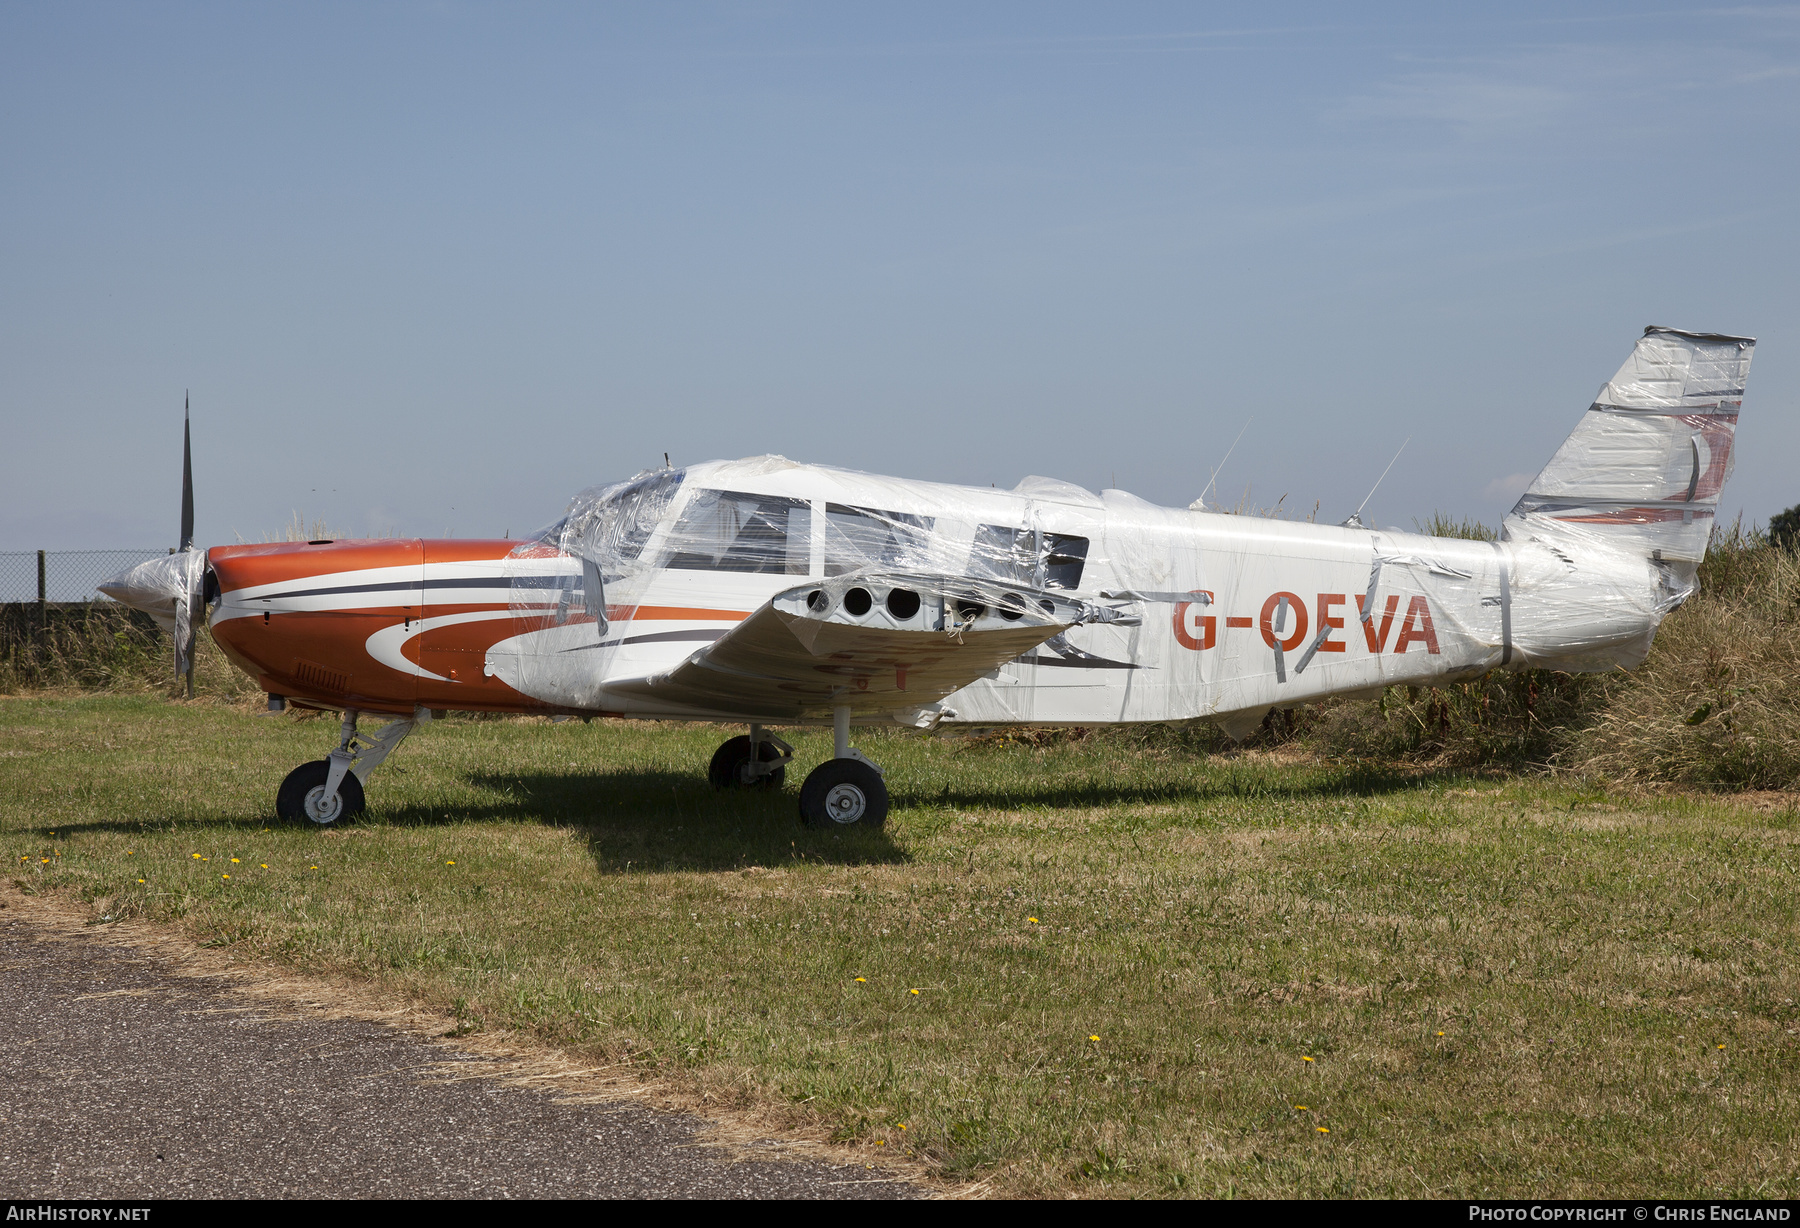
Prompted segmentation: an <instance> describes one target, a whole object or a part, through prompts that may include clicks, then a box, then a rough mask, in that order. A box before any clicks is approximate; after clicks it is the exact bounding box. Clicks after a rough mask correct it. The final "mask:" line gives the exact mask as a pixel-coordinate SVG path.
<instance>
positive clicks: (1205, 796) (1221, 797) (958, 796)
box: [39, 767, 1468, 874]
mask: <svg viewBox="0 0 1800 1228" xmlns="http://www.w3.org/2000/svg"><path fill="white" fill-rule="evenodd" d="M1467 779H1468V776H1467V774H1466V773H1463V772H1429V771H1428V772H1423V773H1415V772H1402V771H1395V770H1391V769H1385V768H1380V767H1367V768H1355V769H1350V770H1347V771H1339V772H1321V773H1318V774H1310V773H1309V774H1307V775H1306V776H1303V777H1301V778H1299V779H1294V778H1291V777H1290V778H1287V779H1277V780H1273V781H1272V780H1270V779H1269V778H1268V777H1266V776H1262V775H1261V774H1255V775H1246V776H1243V777H1238V776H1235V775H1232V776H1226V777H1225V778H1223V779H1221V778H1220V777H1218V776H1216V775H1214V776H1203V777H1200V778H1199V779H1196V780H1194V781H1192V782H1188V783H1182V784H1175V785H1170V784H1145V785H1138V786H1131V785H1120V784H1116V783H1110V782H1084V781H1067V782H1054V783H1052V782H1046V783H1044V784H1042V785H1038V786H1029V785H1028V786H1025V787H1017V788H1015V787H1004V786H994V787H986V788H984V787H979V786H975V785H961V786H959V785H955V784H944V785H943V786H941V787H940V788H939V789H938V790H936V791H935V792H933V791H931V790H929V789H925V790H915V789H909V788H907V787H905V786H903V785H902V786H898V787H897V788H896V791H895V793H894V803H895V806H896V808H897V809H902V810H903V809H905V808H907V807H913V806H941V807H957V808H963V809H998V810H1011V809H1020V808H1026V807H1032V808H1037V807H1043V808H1049V809H1080V810H1089V809H1096V808H1106V807H1115V806H1117V807H1128V806H1141V805H1169V804H1171V803H1177V804H1180V803H1187V804H1192V805H1202V806H1204V805H1207V804H1216V803H1221V802H1234V801H1235V802H1244V801H1252V802H1254V801H1265V802H1269V803H1275V804H1279V803H1282V802H1304V801H1321V800H1328V799H1331V798H1357V797H1378V796H1386V795H1391V794H1395V793H1409V792H1410V793H1430V792H1432V791H1434V790H1436V789H1439V788H1443V787H1446V786H1449V785H1453V784H1457V785H1459V784H1463V783H1466V781H1467ZM464 780H465V781H466V783H468V784H470V785H472V786H474V787H475V788H477V789H479V790H482V791H483V792H485V793H486V794H487V798H486V799H485V800H482V801H476V802H473V803H469V802H463V803H460V804H457V805H454V806H445V805H442V804H439V805H402V806H383V805H381V804H380V803H379V801H377V803H376V804H375V806H374V807H372V809H371V812H370V814H369V816H368V818H367V819H365V820H363V821H362V823H361V824H359V825H370V826H376V827H379V826H399V827H441V826H447V825H449V824H451V823H466V822H477V823H479V822H482V821H512V822H533V821H535V822H538V823H542V824H545V825H548V826H553V827H569V828H578V829H580V830H581V831H582V832H583V833H584V834H585V836H586V839H587V843H588V851H589V853H590V855H591V856H592V857H593V859H594V863H595V865H596V867H597V868H598V869H599V870H600V871H601V872H602V873H605V874H622V873H658V872H692V871H717V870H736V869H743V868H746V867H749V866H753V865H761V866H777V865H785V864H794V863H799V862H813V863H815V864H826V865H884V864H886V865H891V864H899V863H903V862H906V861H909V860H910V859H911V855H910V854H909V853H907V852H906V851H905V850H904V849H902V848H901V847H900V846H899V845H897V844H896V843H895V842H894V841H893V839H892V838H891V836H889V834H888V833H887V832H885V831H866V830H862V829H859V828H853V829H847V830H844V831H830V830H826V831H820V830H816V829H811V828H808V827H805V826H803V825H802V824H801V823H800V821H799V818H798V816H797V815H796V813H795V802H794V793H795V790H794V789H793V787H792V786H791V785H790V786H789V787H788V788H786V789H784V790H779V791H771V792H763V791H760V790H750V789H734V790H731V791H729V792H717V791H715V790H713V789H712V788H710V787H709V786H708V785H707V784H706V782H705V781H704V780H703V779H699V778H697V777H696V776H695V775H694V774H693V773H692V772H685V771H654V770H651V771H644V770H637V771H605V770H601V771H595V770H580V769H575V770H570V771H567V772H560V773H533V774H525V775H520V774H515V773H505V772H476V773H472V774H470V775H468V776H466V777H464ZM170 822H174V823H176V824H178V825H179V826H182V827H185V828H190V829H193V828H207V827H216V828H241V827H244V826H246V825H248V824H258V825H264V824H268V825H272V824H273V823H274V822H275V820H274V819H273V817H272V816H269V815H260V814H259V815H247V816H246V815H234V816H225V815H221V816H218V817H216V818H213V819H205V820H195V819H192V818H175V817H173V816H170V817H166V818H165V817H157V818H145V819H143V820H130V821H126V820H98V821H93V822H86V823H83V822H73V823H71V822H67V821H66V820H65V821H64V822H61V823H59V824H58V825H57V828H56V830H57V832H58V833H59V834H65V835H67V834H73V833H75V832H118V833H125V834H132V833H137V832H141V831H143V830H145V828H146V827H151V828H154V827H161V826H164V825H166V824H168V823H170ZM39 834H44V833H39Z"/></svg>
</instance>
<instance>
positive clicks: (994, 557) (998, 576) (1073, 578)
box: [969, 524, 1088, 589]
mask: <svg viewBox="0 0 1800 1228" xmlns="http://www.w3.org/2000/svg"><path fill="white" fill-rule="evenodd" d="M1087 553H1088V539H1087V538H1085V537H1072V536H1070V535H1068V534H1066V533H1038V532H1035V531H1033V530H1031V529H1017V528H1012V527H1010V526H1008V525H998V524H984V525H981V526H979V527H978V528H976V530H975V541H974V545H973V548H972V549H971V550H970V552H969V574H970V575H972V576H983V577H987V578H989V579H994V580H1005V581H1008V582H1009V583H1012V584H1023V585H1029V586H1030V587H1032V588H1063V589H1069V588H1080V587H1081V569H1082V567H1083V566H1084V565H1085V564H1086V563H1087Z"/></svg>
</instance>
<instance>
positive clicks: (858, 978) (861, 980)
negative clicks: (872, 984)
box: [856, 976, 869, 985]
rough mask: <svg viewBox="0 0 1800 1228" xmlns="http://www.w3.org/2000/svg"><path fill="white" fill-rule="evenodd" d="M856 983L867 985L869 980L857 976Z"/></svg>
mask: <svg viewBox="0 0 1800 1228" xmlns="http://www.w3.org/2000/svg"><path fill="white" fill-rule="evenodd" d="M856 983H857V984H858V985H867V984H868V983H869V978H868V977H866V976H859V977H857V978H856Z"/></svg>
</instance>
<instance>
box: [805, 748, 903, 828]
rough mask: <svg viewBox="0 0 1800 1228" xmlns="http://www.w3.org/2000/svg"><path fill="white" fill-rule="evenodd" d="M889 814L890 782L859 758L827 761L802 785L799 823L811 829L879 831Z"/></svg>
mask: <svg viewBox="0 0 1800 1228" xmlns="http://www.w3.org/2000/svg"><path fill="white" fill-rule="evenodd" d="M887 812H888V791H887V783H886V782H885V781H883V780H882V779H881V773H880V772H877V771H876V770H875V769H874V768H872V767H870V766H869V765H868V764H866V763H864V762H863V761H862V760H860V759H827V760H826V761H825V762H824V763H821V764H820V765H819V766H818V767H816V768H814V769H813V770H812V772H811V773H810V774H809V775H808V776H807V778H806V783H805V784H803V785H801V786H800V821H801V822H802V823H805V824H806V825H807V826H808V827H823V828H842V827H871V828H878V827H880V826H881V825H882V824H883V823H885V822H887Z"/></svg>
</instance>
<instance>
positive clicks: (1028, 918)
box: [1025, 917, 1038, 925]
mask: <svg viewBox="0 0 1800 1228" xmlns="http://www.w3.org/2000/svg"><path fill="white" fill-rule="evenodd" d="M1025 919H1026V920H1027V921H1029V922H1031V923H1032V924H1033V925H1036V924H1037V923H1038V919H1037V918H1036V917H1026V918H1025Z"/></svg>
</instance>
